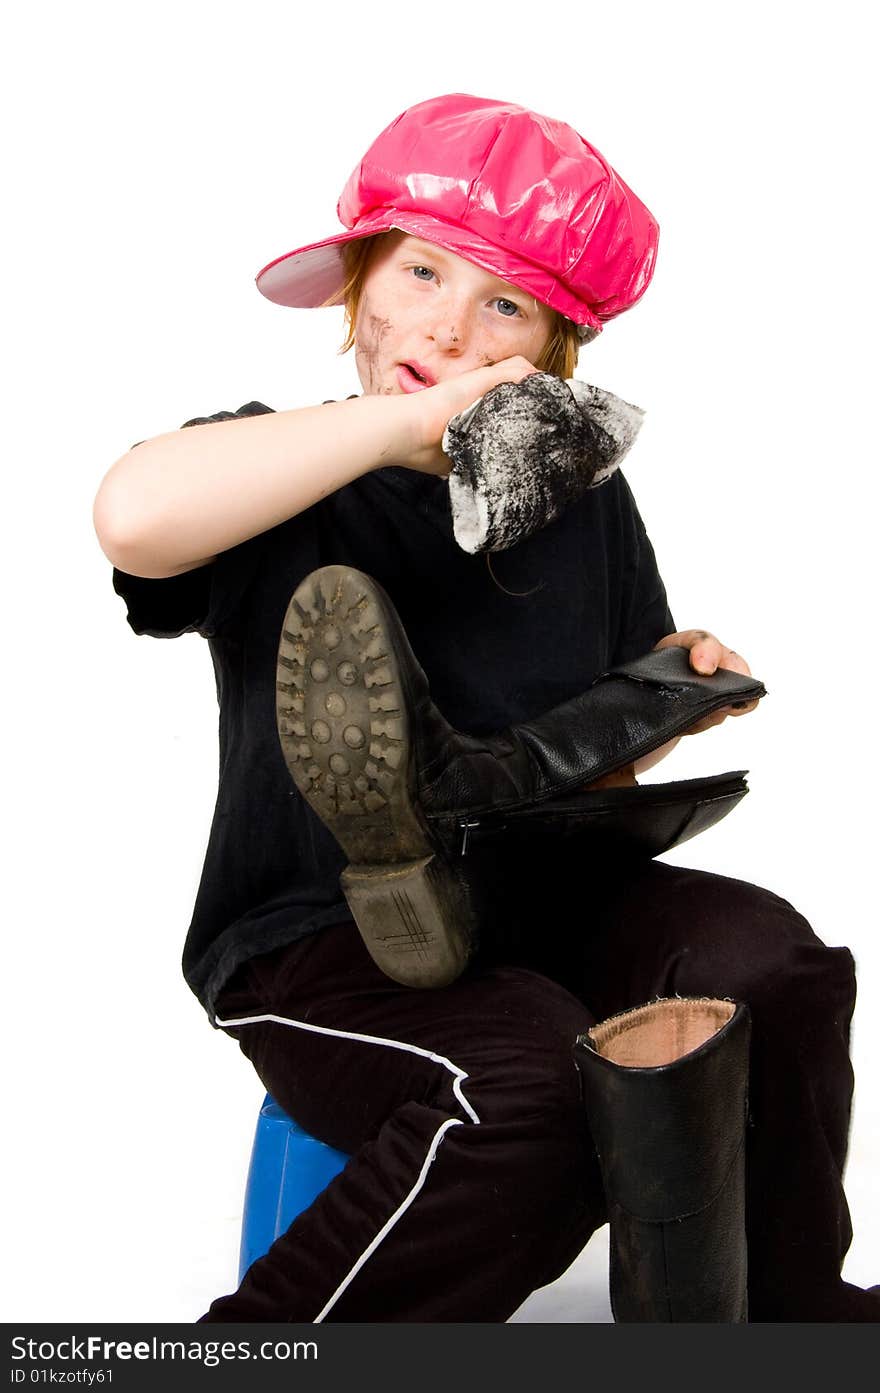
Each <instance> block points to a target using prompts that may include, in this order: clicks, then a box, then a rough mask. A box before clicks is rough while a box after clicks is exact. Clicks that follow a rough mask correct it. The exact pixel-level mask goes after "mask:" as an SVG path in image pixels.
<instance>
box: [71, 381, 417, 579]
mask: <svg viewBox="0 0 880 1393" xmlns="http://www.w3.org/2000/svg"><path fill="white" fill-rule="evenodd" d="M417 429H418V425H417V420H416V416H415V413H414V411H413V409H412V407H411V405H410V400H409V399H408V398H406V397H402V396H393V397H392V396H367V397H357V398H354V399H352V400H348V401H340V402H328V403H326V404H324V405H321V406H308V407H302V408H299V409H297V410H293V411H278V412H272V413H267V414H265V415H260V416H249V417H244V418H242V419H239V420H234V421H219V422H210V423H208V424H205V425H201V426H189V427H187V428H186V429H185V430H177V431H172V432H170V433H168V434H166V435H158V436H155V437H154V438H153V439H150V440H145V441H144V442H143V443H142V444H140V445H138V446H136V447H135V448H134V449H132V450H129V451H128V453H127V454H125V455H123V456H122V457H121V459H119V460H117V461H116V463H115V464H114V465H113V466H112V468H111V469H110V470H109V471H108V473H107V474H106V475H105V477H104V479H103V481H102V483H101V486H100V488H99V490H98V494H97V497H96V499H95V505H94V524H95V530H96V532H97V534H98V540H99V542H100V544H101V548H102V550H103V551H104V554H105V555H106V556H107V558H108V560H110V561H112V562H113V564H114V565H115V566H118V567H119V568H120V570H124V571H127V572H129V574H131V575H140V576H148V577H161V576H168V575H174V574H177V573H179V572H181V571H184V570H188V569H190V568H191V567H193V566H195V565H201V564H204V563H205V562H206V561H208V560H210V559H211V558H212V557H213V556H215V555H216V554H217V553H218V552H221V551H226V550H227V549H228V548H229V547H233V546H235V545H236V544H237V543H239V542H242V541H244V540H245V539H246V538H248V537H253V536H256V535H257V534H258V533H260V532H265V531H267V530H268V529H269V528H270V527H274V526H275V525H276V524H278V523H280V522H283V521H284V520H285V519H286V518H289V517H293V516H294V515H295V514H296V513H300V512H302V511H303V510H304V509H306V508H308V507H310V506H311V505H312V504H313V503H316V502H318V501H319V500H320V499H321V498H324V497H326V496H327V495H328V494H331V493H334V492H335V491H336V490H337V489H339V488H341V487H342V486H343V485H344V484H347V483H350V482H351V480H352V479H355V478H357V477H359V476H360V475H362V474H366V473H368V472H370V471H371V470H373V469H378V468H381V467H382V466H384V465H388V464H399V463H403V462H404V460H405V459H406V458H407V457H408V456H410V455H412V454H413V452H414V450H415V448H416V447H417V445H418V443H419V437H418V434H417Z"/></svg>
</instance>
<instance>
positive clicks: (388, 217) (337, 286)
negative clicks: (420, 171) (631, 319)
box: [256, 208, 602, 330]
mask: <svg viewBox="0 0 880 1393" xmlns="http://www.w3.org/2000/svg"><path fill="white" fill-rule="evenodd" d="M392 228H396V229H398V230H399V231H400V232H408V233H409V234H410V235H411V236H413V237H420V238H422V239H423V240H424V241H426V242H435V243H436V244H437V245H438V246H441V247H444V248H445V249H446V250H447V251H451V252H454V253H455V254H456V255H457V256H463V257H465V258H466V259H467V260H468V261H472V262H473V263H474V265H476V266H480V267H482V269H483V270H484V271H489V272H490V273H491V274H492V275H495V276H498V277H499V279H501V280H504V281H508V282H509V283H510V284H511V285H516V286H519V287H520V288H521V289H523V290H525V291H527V292H528V293H529V294H530V295H533V296H534V297H535V299H537V300H540V301H541V303H542V304H545V305H549V306H550V307H551V309H554V310H558V312H559V313H560V314H563V315H565V316H566V318H567V319H571V320H573V321H574V323H575V324H580V325H589V326H590V327H591V328H593V329H597V330H599V329H601V328H602V321H601V320H600V319H597V318H596V316H595V315H594V314H593V313H592V311H591V310H590V309H589V308H588V307H587V306H586V305H585V304H584V303H583V301H582V300H578V299H577V298H576V297H575V296H574V295H572V294H571V292H570V291H569V290H568V289H567V288H566V287H565V286H563V285H562V284H561V283H560V282H559V281H558V280H556V278H555V277H554V276H551V275H549V274H548V272H547V271H545V270H543V269H542V268H541V267H540V266H536V265H535V264H534V263H533V262H529V261H526V260H525V259H524V258H523V257H519V256H515V255H513V254H512V253H511V252H510V251H509V250H508V249H507V248H502V247H495V246H493V245H492V244H491V243H490V242H487V241H486V240H485V239H484V238H482V237H478V236H475V235H474V234H473V233H472V232H468V231H467V230H466V229H465V228H462V227H458V226H457V225H456V224H455V223H449V222H444V221H442V220H441V219H440V218H434V217H431V216H430V215H426V214H424V213H413V212H409V211H407V212H401V211H399V210H398V209H389V208H385V209H382V210H381V211H379V212H377V213H375V214H374V215H373V216H372V217H368V218H363V219H361V221H360V222H359V223H358V225H357V227H355V228H351V229H349V230H348V231H346V232H339V233H337V234H336V236H335V237H327V238H325V240H324V241H323V242H312V243H310V244H309V245H308V246H305V247H297V248H296V249H295V250H294V251H292V252H287V253H286V254H285V255H284V256H279V257H277V258H276V259H275V260H274V261H270V262H269V264H268V265H267V266H264V267H263V269H262V271H260V272H259V273H258V275H257V277H256V284H257V289H258V290H259V291H260V293H261V294H262V295H265V296H266V299H267V300H272V301H273V302H274V303H275V304H276V305H288V306H290V307H291V308H293V309H317V308H318V307H319V306H321V305H328V304H331V305H332V304H341V303H342V301H341V298H340V296H341V291H342V288H343V286H344V284H345V263H344V261H343V257H342V248H343V246H344V245H345V244H346V242H354V241H357V240H358V239H360V238H363V237H372V236H374V235H375V234H377V233H380V232H390V231H391V230H392Z"/></svg>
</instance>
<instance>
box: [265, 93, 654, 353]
mask: <svg viewBox="0 0 880 1393" xmlns="http://www.w3.org/2000/svg"><path fill="white" fill-rule="evenodd" d="M336 211H337V213H338V215H339V219H340V222H342V223H343V225H344V226H345V228H346V229H347V231H345V232H339V233H337V234H336V235H335V236H333V237H328V238H326V239H325V240H324V241H323V242H314V243H312V244H310V245H309V246H306V247H298V248H296V249H295V250H294V251H292V252H287V253H286V255H284V256H279V257H277V258H276V260H274V261H270V262H269V264H268V266H264V267H263V269H262V271H260V272H259V274H258V275H257V278H256V280H257V288H258V289H259V290H260V291H261V292H262V294H263V295H265V296H266V297H267V299H269V300H273V301H275V303H276V304H279V305H291V306H297V307H302V308H311V307H316V306H318V305H323V304H326V303H327V302H328V301H330V302H331V303H332V302H333V301H337V302H338V299H337V297H338V296H339V294H340V292H341V290H342V287H343V285H344V282H345V268H344V264H343V259H342V250H341V249H342V246H343V245H344V244H345V243H346V242H351V241H354V240H355V239H356V238H360V237H370V236H372V235H373V234H374V233H377V232H388V231H390V229H391V228H399V229H400V230H401V231H402V232H408V233H411V234H412V235H413V236H415V237H420V238H422V239H423V240H425V241H427V242H435V243H437V244H438V245H439V246H441V247H445V248H446V250H447V251H451V252H455V253H456V254H457V255H459V256H463V257H465V258H466V259H467V260H468V261H472V262H473V263H474V264H475V265H477V266H480V267H482V268H483V270H486V271H490V272H491V273H492V274H493V275H496V276H498V277H500V279H502V280H505V281H509V282H510V284H511V285H516V286H518V287H519V289H520V290H525V291H526V292H527V293H528V294H530V295H533V296H534V297H535V299H536V300H540V301H541V303H542V304H545V305H549V306H550V307H551V309H554V310H558V311H559V313H560V314H562V315H565V317H566V318H567V319H571V320H573V321H574V323H575V324H578V325H581V326H582V327H585V328H587V329H593V330H600V329H601V328H602V325H603V324H604V323H605V322H606V321H607V320H609V319H613V318H614V316H615V315H618V314H622V313H623V311H624V310H628V309H630V307H631V306H632V305H634V304H635V303H636V301H637V300H639V299H641V297H642V295H643V294H644V293H645V291H646V290H647V288H648V285H649V283H650V280H651V276H652V275H653V273H654V263H655V260H656V256H657V238H658V227H657V222H656V219H655V218H654V217H653V216H652V214H651V213H650V212H649V211H648V209H647V208H646V207H645V205H644V203H642V202H641V201H640V199H638V198H637V197H636V195H635V194H634V193H633V192H632V190H631V189H630V188H629V187H628V186H627V185H626V184H625V183H624V181H623V180H622V179H621V177H620V175H619V174H617V173H616V171H615V170H614V169H612V167H611V165H610V164H609V163H608V161H607V160H606V159H605V158H604V156H602V155H601V154H600V153H599V151H598V150H597V149H596V148H595V147H594V146H592V145H590V144H588V142H587V141H586V140H584V139H583V137H582V136H580V135H578V133H577V131H575V130H573V129H572V127H571V126H568V125H566V124H565V122H563V121H554V120H552V119H551V118H550V117H548V116H540V115H538V113H537V112H534V111H529V110H528V109H527V108H526V107H522V106H516V105H515V104H514V103H512V102H500V101H493V100H492V99H491V98H488V97H471V96H467V95H466V94H464V93H461V92H455V93H452V94H451V95H448V96H442V97H432V98H431V99H430V100H429V101H425V102H419V103H418V105H416V106H411V107H408V108H407V110H406V111H404V112H402V113H401V115H400V116H398V117H397V118H396V120H394V121H392V122H391V124H390V125H389V126H386V128H385V130H384V131H382V133H381V135H379V136H378V137H377V139H376V140H374V141H373V144H372V145H371V146H370V148H369V149H368V150H367V152H366V154H365V155H364V157H363V159H362V160H361V161H360V163H359V164H358V165H357V167H356V169H355V170H354V171H353V172H352V174H351V176H350V178H349V180H348V182H347V183H346V185H345V188H344V189H343V190H342V194H341V196H340V199H339V202H338V204H337V208H336Z"/></svg>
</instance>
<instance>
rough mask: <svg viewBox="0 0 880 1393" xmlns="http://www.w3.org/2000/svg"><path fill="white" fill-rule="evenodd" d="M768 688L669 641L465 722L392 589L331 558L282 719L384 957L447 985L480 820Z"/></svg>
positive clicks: (282, 691) (298, 633)
mask: <svg viewBox="0 0 880 1393" xmlns="http://www.w3.org/2000/svg"><path fill="white" fill-rule="evenodd" d="M764 690H765V689H764V687H763V685H762V684H761V683H760V682H757V681H756V680H755V679H754V678H751V677H742V676H741V675H740V674H738V673H734V672H725V671H719V672H717V673H715V674H714V675H713V676H712V677H701V676H700V675H699V674H698V673H695V672H693V671H691V670H690V668H689V664H688V655H687V652H686V650H685V649H683V648H667V649H663V650H661V651H659V652H652V653H649V654H647V655H646V656H645V657H644V658H640V659H638V660H637V661H636V662H634V663H629V664H626V665H625V666H623V667H620V668H618V669H612V670H609V671H608V672H607V673H603V674H601V675H600V677H599V678H597V679H596V681H595V682H594V683H593V685H592V686H591V687H590V688H589V689H588V691H587V692H585V693H584V694H583V695H582V696H578V697H575V698H573V699H572V700H571V701H568V702H565V703H564V704H563V705H561V706H557V707H555V708H554V709H553V710H552V711H548V712H547V713H546V714H545V715H543V716H540V717H537V718H536V719H535V720H532V721H528V722H523V723H522V724H520V725H517V726H511V727H509V728H508V729H507V730H504V731H501V732H500V733H498V734H497V735H491V736H485V737H475V736H470V735H464V734H462V733H461V732H460V731H457V730H455V729H454V728H453V727H452V726H451V725H450V724H449V722H448V721H446V720H445V718H444V717H443V715H442V713H441V712H440V711H439V710H438V709H437V707H436V706H435V705H434V703H433V701H432V700H431V694H430V691H429V688H428V682H427V679H426V677H425V674H424V672H423V671H422V669H421V667H420V666H419V663H418V661H417V660H416V658H415V655H414V654H413V652H412V649H411V648H410V646H409V642H408V640H407V637H406V633H405V632H404V629H403V625H402V624H401V622H400V619H399V617H398V615H397V612H396V610H395V608H394V606H393V605H392V603H391V601H390V600H389V598H388V596H387V595H386V594H385V592H384V590H383V589H382V587H381V586H380V585H378V584H377V582H376V581H374V580H372V579H371V577H369V576H367V575H364V574H363V573H362V572H360V571H356V570H353V569H352V568H350V567H346V566H325V567H323V568H322V569H320V570H317V571H313V572H312V573H311V574H310V575H308V576H307V577H306V578H305V579H304V580H303V581H302V582H301V584H300V585H299V586H298V587H297V589H296V590H295V592H294V594H293V596H292V597H291V600H290V603H289V605H288V607H287V611H286V614H285V617H284V621H283V625H282V633H281V640H280V644H279V651H278V673H277V722H278V733H279V738H280V743H281V750H282V754H283V756H284V759H285V762H286V764H287V768H288V770H289V772H290V775H291V777H292V779H293V781H294V783H295V784H296V786H297V788H298V789H299V790H300V792H301V793H302V794H303V796H304V797H305V798H306V800H307V801H308V803H309V804H310V806H311V807H312V809H313V810H314V812H315V813H316V814H317V816H318V817H319V818H321V820H322V821H323V822H324V823H325V825H326V826H327V828H328V829H329V831H330V832H331V833H332V835H333V836H334V837H335V838H336V840H337V842H338V843H339V844H340V846H341V847H342V849H343V851H344V852H345V854H346V856H347V857H348V860H349V865H348V866H347V868H346V869H345V871H344V872H343V874H342V877H341V886H342V890H343V893H344V894H345V897H346V900H347V901H348V904H349V908H350V909H351V912H352V914H353V916H354V918H355V921H356V923H357V925H358V928H359V929H360V931H361V934H362V936H363V938H364V942H365V943H366V946H367V948H368V950H369V952H370V953H371V955H372V957H373V958H374V960H375V962H376V963H377V964H378V965H379V967H381V968H382V970H383V971H384V972H385V973H386V974H387V975H388V976H389V977H391V978H393V980H395V981H397V982H401V983H403V984H405V985H408V986H414V987H436V986H443V985H446V984H447V983H448V982H451V981H453V980H454V979H455V978H456V977H457V976H458V975H459V973H460V972H461V971H462V969H463V968H464V966H465V964H466V963H467V961H468V960H469V958H470V956H471V954H472V952H473V950H474V947H475V945H476V940H477V937H478V919H479V915H478V912H477V908H476V906H475V904H474V902H473V897H472V895H471V892H470V889H469V886H468V881H467V879H466V877H465V874H464V869H465V868H464V866H463V865H462V861H463V857H462V854H461V853H462V849H463V843H464V842H465V841H466V838H467V835H468V829H469V828H470V827H471V826H472V825H473V824H474V823H475V822H477V821H479V820H480V819H481V818H483V817H489V818H490V820H491V819H492V818H494V819H496V821H497V820H498V819H499V818H505V817H509V816H515V815H516V814H518V813H520V812H523V811H524V810H527V809H531V808H533V807H534V806H535V805H537V804H540V803H542V802H545V801H547V800H549V799H552V798H555V797H558V796H559V795H561V794H565V793H568V792H570V791H571V790H573V789H575V788H576V787H579V786H583V785H584V784H585V783H588V782H591V781H594V780H596V779H598V778H600V777H601V776H603V775H605V774H607V773H610V772H611V771H613V770H615V769H618V768H620V767H621V766H622V765H626V764H629V763H631V762H632V761H634V760H635V759H638V758H639V757H640V756H641V755H642V754H645V753H648V752H649V751H651V750H654V749H657V748H658V746H660V745H662V744H664V743H665V742H666V741H667V740H669V739H671V738H672V737H673V736H675V735H678V734H680V733H681V732H682V731H683V730H685V729H687V727H688V726H690V725H693V724H694V723H695V722H696V721H698V720H700V719H701V717H703V716H704V715H707V714H708V713H709V712H711V711H715V710H718V709H719V708H720V707H722V706H726V705H729V704H732V703H734V704H735V703H742V704H745V703H747V702H749V701H752V700H754V699H755V698H756V697H760V696H763V695H764ZM741 791H742V790H740V793H741Z"/></svg>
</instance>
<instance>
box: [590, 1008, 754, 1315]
mask: <svg viewBox="0 0 880 1393" xmlns="http://www.w3.org/2000/svg"><path fill="white" fill-rule="evenodd" d="M749 1030H750V1022H749V1013H748V1009H747V1007H745V1006H743V1005H737V1004H735V1003H734V1002H732V1001H717V1000H713V999H710V998H705V999H703V998H687V997H674V998H671V999H668V1000H660V1001H654V1002H651V1003H650V1004H649V1005H647V1006H640V1007H638V1008H637V1009H636V1010H634V1011H626V1012H624V1013H623V1014H622V1015H619V1016H613V1017H611V1018H610V1019H609V1020H607V1021H603V1022H602V1023H601V1024H599V1025H596V1026H594V1027H593V1028H592V1030H590V1031H589V1032H588V1033H587V1034H586V1035H581V1036H578V1040H577V1043H576V1045H575V1060H576V1063H577V1066H578V1068H579V1070H580V1074H581V1079H582V1083H583V1093H584V1102H585V1106H586V1111H587V1120H588V1124H589V1127H590V1130H591V1133H592V1136H593V1141H594V1144H595V1147H596V1150H597V1153H598V1156H599V1162H600V1166H601V1169H602V1178H603V1181H604V1184H605V1193H606V1199H607V1202H608V1213H609V1217H610V1225H611V1308H612V1311H613V1313H614V1319H615V1321H619V1322H633V1321H653V1322H667V1321H678V1322H688V1321H690V1322H718V1323H723V1324H739V1323H741V1322H744V1321H746V1320H747V1319H748V1316H747V1297H746V1231H745V1128H746V1108H747V1091H748V1090H747V1080H748V1058H749Z"/></svg>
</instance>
